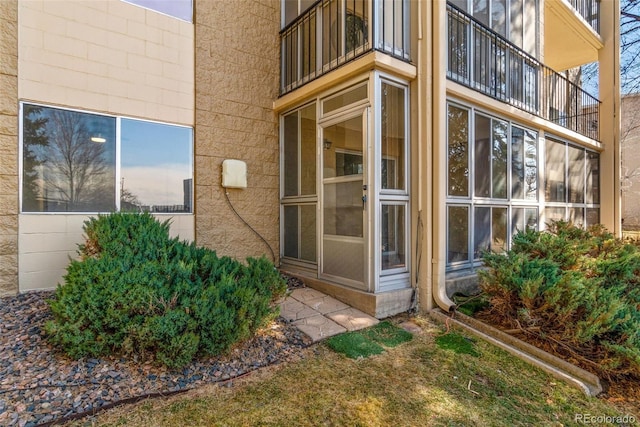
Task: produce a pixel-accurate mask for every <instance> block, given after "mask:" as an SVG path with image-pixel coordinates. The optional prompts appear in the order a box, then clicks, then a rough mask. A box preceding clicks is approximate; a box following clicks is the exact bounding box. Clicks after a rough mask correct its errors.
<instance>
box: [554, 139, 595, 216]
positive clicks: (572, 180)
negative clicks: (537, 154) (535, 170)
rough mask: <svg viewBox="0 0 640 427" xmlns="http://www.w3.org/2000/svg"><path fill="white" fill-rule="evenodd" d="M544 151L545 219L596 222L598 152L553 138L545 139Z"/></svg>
mask: <svg viewBox="0 0 640 427" xmlns="http://www.w3.org/2000/svg"><path fill="white" fill-rule="evenodd" d="M545 152H546V156H545V157H546V168H545V195H546V201H547V205H546V208H545V221H547V222H549V221H558V220H565V221H571V222H573V223H575V224H577V225H582V226H590V225H594V224H598V223H599V222H600V206H599V204H600V186H599V181H600V156H599V154H598V153H595V152H593V151H589V150H586V149H584V148H581V147H576V146H573V145H570V144H566V143H564V142H562V141H557V140H553V139H547V140H546V150H545Z"/></svg>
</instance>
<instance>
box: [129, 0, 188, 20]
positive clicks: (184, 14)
mask: <svg viewBox="0 0 640 427" xmlns="http://www.w3.org/2000/svg"><path fill="white" fill-rule="evenodd" d="M124 1H126V2H127V3H131V4H135V5H137V6H142V7H144V8H146V9H151V10H155V11H156V12H160V13H163V14H165V15H169V16H173V17H174V18H179V19H182V20H183V21H187V22H192V20H193V3H192V0H171V1H168V0H124Z"/></svg>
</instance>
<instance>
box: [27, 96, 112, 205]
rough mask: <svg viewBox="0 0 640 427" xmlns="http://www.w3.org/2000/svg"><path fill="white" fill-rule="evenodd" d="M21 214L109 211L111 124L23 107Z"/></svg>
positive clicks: (96, 118)
mask: <svg viewBox="0 0 640 427" xmlns="http://www.w3.org/2000/svg"><path fill="white" fill-rule="evenodd" d="M22 123H23V128H22V129H23V150H22V152H23V157H22V159H23V171H22V173H23V175H22V177H23V180H22V184H23V186H22V189H23V191H22V200H23V203H22V210H23V211H24V212H105V211H111V210H113V209H114V208H115V147H116V138H115V133H116V121H115V118H112V117H105V116H99V115H95V114H87V113H80V112H76V111H66V110H61V109H57V108H49V107H41V106H35V105H29V104H25V105H24V106H23V122H22Z"/></svg>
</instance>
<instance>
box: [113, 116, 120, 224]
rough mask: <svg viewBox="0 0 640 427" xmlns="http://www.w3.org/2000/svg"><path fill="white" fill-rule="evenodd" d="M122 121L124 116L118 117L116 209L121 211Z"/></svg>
mask: <svg viewBox="0 0 640 427" xmlns="http://www.w3.org/2000/svg"><path fill="white" fill-rule="evenodd" d="M121 122H122V118H121V117H116V164H115V169H116V171H115V172H116V173H115V179H116V192H115V195H116V200H115V202H116V211H117V212H119V211H120V201H121V199H122V181H121V180H122V178H121V175H122V173H121V168H120V165H121V153H122V150H121V146H120V145H121V143H122V137H121Z"/></svg>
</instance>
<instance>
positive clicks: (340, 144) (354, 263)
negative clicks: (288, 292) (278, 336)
mask: <svg viewBox="0 0 640 427" xmlns="http://www.w3.org/2000/svg"><path fill="white" fill-rule="evenodd" d="M410 6H411V5H410V2H409V1H373V2H372V1H364V0H343V1H340V0H324V1H318V2H309V1H304V0H299V1H285V2H284V3H283V21H282V22H283V29H282V31H281V33H280V37H281V46H282V51H281V53H282V69H281V97H280V98H279V100H278V101H277V102H276V109H277V110H278V111H279V113H280V149H281V155H280V161H281V165H280V166H281V194H280V196H281V199H280V201H281V212H280V218H281V219H280V221H281V227H280V229H281V245H280V247H281V263H282V268H283V269H284V270H286V271H289V272H294V273H296V274H300V275H304V276H305V278H306V279H307V281H311V282H312V284H313V286H314V287H317V288H320V289H321V290H323V291H325V292H327V293H329V294H331V295H334V296H336V297H338V298H339V299H342V300H344V301H346V302H348V303H350V304H351V305H353V306H355V307H357V308H360V309H362V310H364V311H366V312H368V313H369V314H372V315H375V316H378V317H385V316H388V315H391V314H394V313H397V312H400V311H405V310H407V309H408V308H409V307H410V305H411V301H412V289H411V257H410V256H409V255H410V251H411V239H410V230H411V228H410V226H411V220H410V217H411V207H410V176H411V174H410V169H411V165H410V162H409V149H410V146H409V141H410V127H409V112H410V103H409V101H410V95H409V84H410V81H411V79H412V78H414V77H415V75H416V71H415V67H414V66H413V65H412V64H411V57H410V46H411V43H410V38H409V24H410V23H409V16H410V10H409V9H410Z"/></svg>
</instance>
